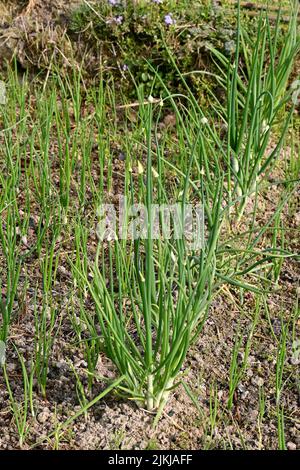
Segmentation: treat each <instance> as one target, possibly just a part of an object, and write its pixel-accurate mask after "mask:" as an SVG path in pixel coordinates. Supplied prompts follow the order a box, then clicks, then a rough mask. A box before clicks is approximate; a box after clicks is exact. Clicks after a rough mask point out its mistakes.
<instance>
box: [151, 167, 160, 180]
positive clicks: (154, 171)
mask: <svg viewBox="0 0 300 470" xmlns="http://www.w3.org/2000/svg"><path fill="white" fill-rule="evenodd" d="M152 174H153V177H154V178H158V177H159V174H158V173H157V171H156V170H155V168H153V167H152Z"/></svg>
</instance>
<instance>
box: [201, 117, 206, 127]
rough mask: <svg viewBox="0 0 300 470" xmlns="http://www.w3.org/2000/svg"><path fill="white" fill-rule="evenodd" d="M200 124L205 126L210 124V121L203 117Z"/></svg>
mask: <svg viewBox="0 0 300 470" xmlns="http://www.w3.org/2000/svg"><path fill="white" fill-rule="evenodd" d="M200 122H201V124H203V125H204V126H205V124H207V123H208V119H207V118H206V117H203V118H202V119H200Z"/></svg>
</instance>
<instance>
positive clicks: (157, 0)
mask: <svg viewBox="0 0 300 470" xmlns="http://www.w3.org/2000/svg"><path fill="white" fill-rule="evenodd" d="M152 2H153V3H158V4H159V3H162V2H163V0H152Z"/></svg>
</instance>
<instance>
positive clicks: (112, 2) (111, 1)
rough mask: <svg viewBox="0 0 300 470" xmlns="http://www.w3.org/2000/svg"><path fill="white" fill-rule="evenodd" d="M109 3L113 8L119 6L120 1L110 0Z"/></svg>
mask: <svg viewBox="0 0 300 470" xmlns="http://www.w3.org/2000/svg"><path fill="white" fill-rule="evenodd" d="M108 3H109V4H110V5H111V6H112V7H113V6H115V5H118V3H119V0H108Z"/></svg>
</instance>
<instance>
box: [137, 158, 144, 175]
mask: <svg viewBox="0 0 300 470" xmlns="http://www.w3.org/2000/svg"><path fill="white" fill-rule="evenodd" d="M143 173H144V167H143V165H142V164H141V162H140V161H138V174H139V175H142V174H143Z"/></svg>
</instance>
